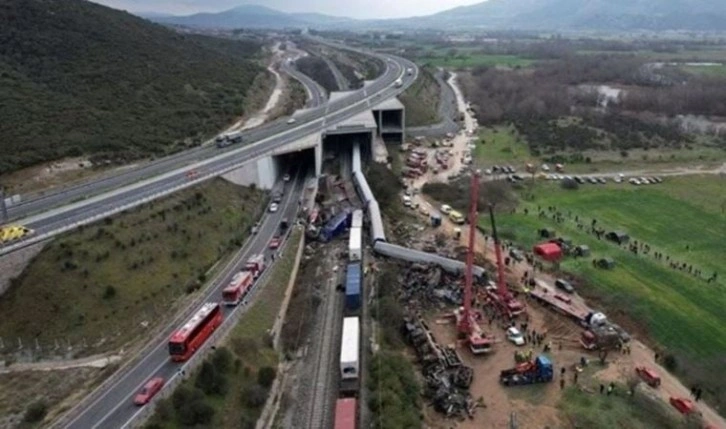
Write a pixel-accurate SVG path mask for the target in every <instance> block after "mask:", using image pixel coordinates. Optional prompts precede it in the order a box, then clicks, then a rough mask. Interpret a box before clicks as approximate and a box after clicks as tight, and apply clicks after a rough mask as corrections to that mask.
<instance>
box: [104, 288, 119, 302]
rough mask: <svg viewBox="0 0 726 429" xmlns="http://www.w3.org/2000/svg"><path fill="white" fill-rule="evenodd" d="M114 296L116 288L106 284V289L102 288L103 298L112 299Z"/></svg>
mask: <svg viewBox="0 0 726 429" xmlns="http://www.w3.org/2000/svg"><path fill="white" fill-rule="evenodd" d="M115 296H116V288H115V287H113V286H111V285H108V286H106V289H104V290H103V299H112V298H114V297H115Z"/></svg>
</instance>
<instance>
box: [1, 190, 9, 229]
mask: <svg viewBox="0 0 726 429" xmlns="http://www.w3.org/2000/svg"><path fill="white" fill-rule="evenodd" d="M7 220H8V208H7V207H6V206H5V188H4V187H3V186H0V222H3V223H4V222H6V221H7Z"/></svg>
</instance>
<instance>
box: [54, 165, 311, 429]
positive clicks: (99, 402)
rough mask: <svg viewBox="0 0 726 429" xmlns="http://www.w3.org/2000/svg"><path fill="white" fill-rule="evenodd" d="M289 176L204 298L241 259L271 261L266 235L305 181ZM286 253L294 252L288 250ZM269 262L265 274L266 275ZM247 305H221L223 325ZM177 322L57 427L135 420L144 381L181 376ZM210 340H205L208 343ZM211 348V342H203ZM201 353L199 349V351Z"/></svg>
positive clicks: (287, 214)
mask: <svg viewBox="0 0 726 429" xmlns="http://www.w3.org/2000/svg"><path fill="white" fill-rule="evenodd" d="M294 176H295V177H293V180H291V181H290V182H288V183H286V184H285V183H282V184H280V185H279V186H284V196H283V202H282V204H281V205H280V208H279V210H278V211H277V212H276V213H268V215H267V216H266V217H265V218H264V220H263V221H262V223H261V226H260V229H259V231H258V233H257V234H256V235H254V236H252V237H251V238H250V240H249V241H248V243H247V244H246V245H245V247H244V248H243V249H242V250H241V251H240V252H239V253H238V254H237V255H235V258H234V260H233V261H232V262H230V263H229V264H228V265H227V267H225V269H224V270H223V272H222V274H221V275H220V276H219V277H218V278H217V279H216V281H214V283H213V284H212V285H211V287H209V288H207V289H206V291H205V292H204V294H205V297H204V302H219V301H221V296H222V289H223V288H224V287H225V286H226V285H227V284H228V283H229V281H230V280H231V278H232V276H234V274H235V273H236V272H238V271H239V270H240V269H241V268H242V266H243V265H244V263H245V261H247V259H248V258H249V257H250V256H251V255H254V254H259V253H265V254H266V259H267V262H268V264H269V263H270V261H271V259H270V251H269V249H268V248H267V246H268V243H269V241H270V239H271V238H272V237H273V236H274V235H275V234H277V233H278V231H279V224H280V221H281V220H282V219H283V218H288V219H295V216H296V212H297V210H298V208H299V207H298V200H299V199H300V196H301V194H302V190H303V186H304V183H305V178H306V177H305V176H306V174H305V172H304V171H299V172H297V174H296V175H294ZM288 251H293V250H292V249H288ZM269 272H270V267H269V266H268V267H267V269H266V271H265V273H268V274H269ZM264 280H265V278H264V276H263V277H261V278H260V279H259V280H258V281H257V282H256V283H255V289H254V290H253V292H252V293H251V295H250V296H248V298H247V301H249V300H254V295H255V294H256V293H257V292H258V291H259V286H260V285H261V284H263V282H264ZM247 308H248V306H244V305H242V306H239V307H224V308H223V313H224V320H225V322H224V323H229V322H231V320H230V316H231V315H232V313H233V312H237V311H246V309H247ZM197 309H198V307H193V308H191V309H190V311H188V312H186V314H184V315H183V317H182V318H181V321H182V322H183V321H184V320H186V319H187V318H188V317H189V316H190V315H191V314H192V313H193V312H194V311H196V310H197ZM178 325H179V323H178V322H177V323H176V324H174V325H172V326H168V327H167V329H165V330H164V332H163V333H162V334H161V335H159V336H158V337H157V338H156V340H154V341H152V342H151V343H150V344H149V345H148V346H147V347H146V348H145V349H144V351H143V352H142V354H141V355H140V356H142V357H141V358H140V359H139V360H138V361H137V362H135V363H134V364H133V365H132V366H131V367H129V368H126V369H122V370H121V371H122V372H121V374H120V376H119V377H117V378H116V379H115V381H114V382H113V383H112V384H111V385H110V386H105V388H102V389H101V390H100V391H98V392H95V393H94V394H93V396H91V397H89V398H88V400H87V402H86V403H82V404H80V405H79V407H78V408H77V409H75V410H72V411H71V412H70V413H69V414H68V416H67V418H66V419H64V420H63V421H62V422H59V423H60V424H59V425H58V427H63V428H77V429H96V428H99V429H113V428H123V427H125V425H126V424H127V423H129V422H130V421H132V420H133V419H134V418H136V416H137V414H138V413H140V412H142V411H143V410H142V409H141V408H139V407H137V406H135V405H134V404H133V396H134V395H135V394H136V392H137V391H138V390H139V389H140V388H141V387H142V385H143V384H144V383H145V382H146V381H148V380H149V379H151V378H153V377H163V378H164V379H165V380H166V381H167V383H170V382H171V381H173V378H174V377H179V376H180V374H179V371H180V370H182V369H185V368H186V366H187V365H188V364H187V363H184V364H182V363H175V362H172V361H171V360H170V358H169V351H168V338H169V336H170V335H171V333H172V332H173V331H174V329H176V328H178ZM208 343H209V342H208ZM206 346H211V344H206ZM198 353H199V352H198Z"/></svg>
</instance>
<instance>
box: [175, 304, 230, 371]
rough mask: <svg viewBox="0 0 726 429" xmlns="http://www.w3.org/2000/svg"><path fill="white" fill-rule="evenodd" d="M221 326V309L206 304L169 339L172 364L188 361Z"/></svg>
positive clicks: (217, 306)
mask: <svg viewBox="0 0 726 429" xmlns="http://www.w3.org/2000/svg"><path fill="white" fill-rule="evenodd" d="M221 324H222V309H221V308H220V306H219V304H217V303H216V302H208V303H206V304H204V305H203V306H202V308H200V309H199V310H198V311H197V312H196V313H194V316H192V317H191V318H190V319H189V320H188V321H187V323H185V324H184V326H182V327H181V328H179V329H177V330H176V331H175V332H174V333H173V334H172V335H171V338H170V339H169V354H170V355H171V360H173V361H174V362H183V361H185V360H187V359H189V358H190V357H191V356H192V355H193V354H194V352H196V351H197V349H199V347H201V346H202V344H204V342H205V341H207V338H209V336H210V335H212V332H214V330H215V329H217V327H219V325H221Z"/></svg>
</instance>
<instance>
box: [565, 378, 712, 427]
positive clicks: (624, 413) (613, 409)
mask: <svg viewBox="0 0 726 429" xmlns="http://www.w3.org/2000/svg"><path fill="white" fill-rule="evenodd" d="M593 389H596V387H594V386H593ZM625 389H626V386H617V387H616V390H615V391H616V392H617V393H616V394H615V395H611V396H608V395H592V394H588V393H584V392H581V391H579V390H578V389H576V388H574V387H569V388H567V390H566V391H565V393H564V395H563V397H562V399H561V401H560V403H559V408H560V409H561V410H562V411H563V412H564V414H565V415H566V416H567V419H568V420H569V421H570V422H571V423H572V425H573V426H574V427H582V428H588V429H611V428H617V427H627V428H628V429H651V428H653V427H657V428H659V429H679V428H683V427H689V426H684V425H685V419H684V418H683V417H681V416H680V415H678V414H677V413H676V411H675V409H673V408H671V407H670V406H669V405H667V404H665V403H664V402H662V401H658V400H654V399H651V398H650V397H649V396H648V394H647V393H646V392H645V391H644V390H636V393H635V395H634V396H633V397H630V396H628V395H626V394H625ZM625 422H627V423H625ZM690 427H703V426H690Z"/></svg>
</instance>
